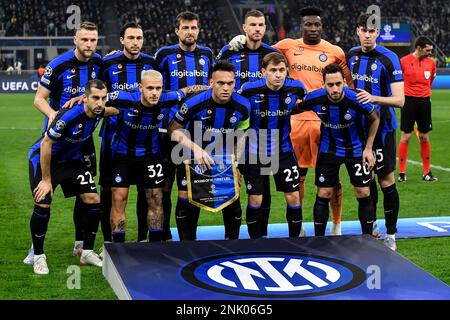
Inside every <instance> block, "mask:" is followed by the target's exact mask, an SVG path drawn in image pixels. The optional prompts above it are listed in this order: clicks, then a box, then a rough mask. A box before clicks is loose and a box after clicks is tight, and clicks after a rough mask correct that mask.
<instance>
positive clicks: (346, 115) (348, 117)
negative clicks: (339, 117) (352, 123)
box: [344, 113, 352, 120]
mask: <svg viewBox="0 0 450 320" xmlns="http://www.w3.org/2000/svg"><path fill="white" fill-rule="evenodd" d="M344 119H345V120H351V119H352V115H351V114H350V113H346V114H345V116H344Z"/></svg>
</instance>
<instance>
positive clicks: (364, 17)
mask: <svg viewBox="0 0 450 320" xmlns="http://www.w3.org/2000/svg"><path fill="white" fill-rule="evenodd" d="M371 16H372V15H371V14H370V13H366V12H364V13H361V14H360V15H359V17H358V21H357V23H356V25H357V27H362V28H367V21H369V18H370V17H371Z"/></svg>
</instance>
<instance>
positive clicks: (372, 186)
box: [370, 178, 378, 221]
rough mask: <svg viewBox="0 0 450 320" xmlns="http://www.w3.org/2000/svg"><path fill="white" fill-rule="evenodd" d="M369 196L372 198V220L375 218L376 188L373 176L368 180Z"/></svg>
mask: <svg viewBox="0 0 450 320" xmlns="http://www.w3.org/2000/svg"><path fill="white" fill-rule="evenodd" d="M370 198H371V199H372V206H373V214H374V219H373V220H374V221H376V220H377V204H378V188H377V182H376V181H375V178H374V179H372V181H370Z"/></svg>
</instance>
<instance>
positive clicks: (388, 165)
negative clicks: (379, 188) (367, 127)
mask: <svg viewBox="0 0 450 320" xmlns="http://www.w3.org/2000/svg"><path fill="white" fill-rule="evenodd" d="M396 151H397V146H396V142H395V131H392V132H387V133H382V132H381V131H378V133H377V135H376V136H375V140H374V142H373V152H374V157H375V167H374V169H373V170H374V172H375V173H376V174H377V175H379V176H385V175H387V174H389V173H391V172H392V171H395V165H396V158H395V154H396Z"/></svg>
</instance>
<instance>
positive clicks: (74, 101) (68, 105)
mask: <svg viewBox="0 0 450 320" xmlns="http://www.w3.org/2000/svg"><path fill="white" fill-rule="evenodd" d="M82 102H83V96H78V97H74V98H72V99H70V100H69V101H67V102H66V103H64V105H63V109H72V108H73V106H74V105H75V104H81V103H82Z"/></svg>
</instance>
